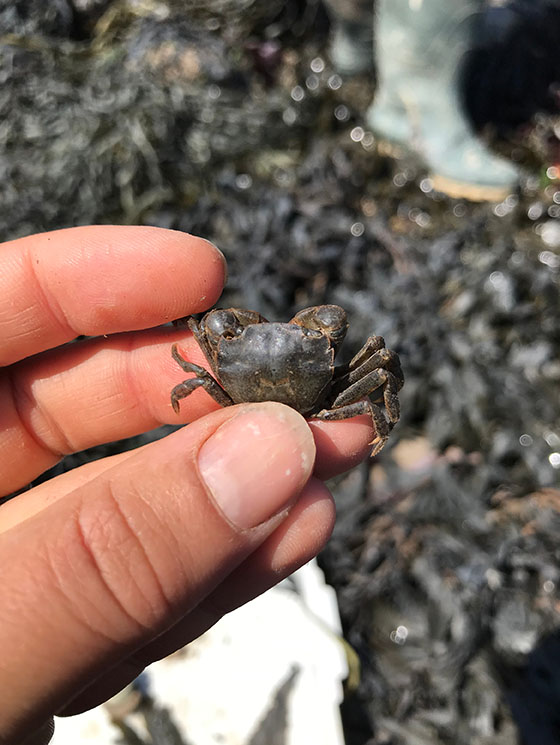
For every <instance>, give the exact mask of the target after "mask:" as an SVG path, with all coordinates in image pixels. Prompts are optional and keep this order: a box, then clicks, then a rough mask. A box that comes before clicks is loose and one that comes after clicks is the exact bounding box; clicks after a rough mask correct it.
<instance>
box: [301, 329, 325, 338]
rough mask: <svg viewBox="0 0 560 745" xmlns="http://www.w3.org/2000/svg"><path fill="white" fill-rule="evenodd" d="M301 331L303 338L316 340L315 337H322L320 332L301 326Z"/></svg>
mask: <svg viewBox="0 0 560 745" xmlns="http://www.w3.org/2000/svg"><path fill="white" fill-rule="evenodd" d="M301 330H302V333H303V335H304V336H309V337H311V338H315V339H316V338H317V337H320V336H323V334H322V333H321V332H320V331H316V330H315V329H306V328H305V326H302V327H301Z"/></svg>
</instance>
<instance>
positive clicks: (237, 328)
mask: <svg viewBox="0 0 560 745" xmlns="http://www.w3.org/2000/svg"><path fill="white" fill-rule="evenodd" d="M188 326H189V328H190V330H191V331H192V333H193V334H194V337H195V339H196V341H197V342H198V345H199V346H200V348H201V350H202V352H203V353H204V356H205V357H206V359H207V360H208V364H209V366H210V369H211V370H212V373H213V375H212V374H210V373H209V372H208V371H207V370H205V369H204V368H203V367H200V366H199V365H195V364H194V363H192V362H188V361H187V360H185V359H183V357H181V355H180V354H179V350H178V348H177V345H176V344H174V345H173V348H172V356H173V359H174V360H175V361H176V362H177V363H178V364H179V365H180V366H181V368H182V369H183V370H184V371H185V372H186V373H194V375H195V377H194V378H190V379H188V380H185V381H184V382H183V383H179V385H176V386H175V388H173V390H172V391H171V404H172V406H173V409H174V410H175V411H176V412H177V413H179V402H180V400H181V399H183V398H186V396H188V395H189V394H191V393H192V392H193V391H194V390H196V388H204V390H205V391H206V392H207V393H208V394H209V395H210V396H212V398H214V399H215V400H216V401H217V402H218V403H219V404H220V405H221V406H231V405H232V404H238V403H244V402H248V401H278V402H280V403H283V404H286V405H287V406H291V407H292V408H294V409H296V410H297V411H299V412H300V414H302V415H303V416H305V417H307V418H309V419H322V420H327V421H329V420H338V419H349V418H350V417H354V416H358V415H359V414H369V415H370V416H371V418H372V421H373V426H374V429H375V433H376V435H375V439H374V441H373V443H372V445H373V451H372V455H375V454H376V453H378V452H379V451H380V450H381V448H382V447H383V446H384V445H385V443H386V441H387V439H388V437H389V433H390V431H391V429H392V428H393V426H394V425H395V424H396V422H397V421H398V419H399V399H398V392H399V390H400V389H401V388H402V386H403V383H404V377H403V373H402V370H401V365H400V361H399V357H398V355H397V354H396V353H395V352H393V351H391V350H390V349H387V348H386V347H385V342H384V340H383V338H382V337H381V336H370V337H369V338H368V339H367V341H366V343H365V344H364V345H363V347H362V348H361V349H360V351H359V352H358V353H357V354H356V355H355V357H354V358H353V359H352V360H350V362H349V363H347V364H343V365H335V364H334V358H335V354H336V352H337V350H338V348H339V347H340V345H341V344H342V342H343V340H344V337H345V335H346V330H347V328H348V320H347V317H346V312H345V311H344V310H343V309H342V308H341V307H340V306H338V305H316V306H313V307H311V308H306V309H305V310H301V311H300V312H299V313H297V314H296V315H295V316H294V317H293V318H292V320H291V321H290V322H289V323H269V322H268V321H267V320H266V318H264V317H263V316H261V315H260V313H257V312H256V311H253V310H243V309H240V308H229V309H227V310H211V311H209V312H208V313H206V314H205V315H204V316H203V317H202V319H201V320H200V321H197V320H196V319H195V318H193V317H192V316H191V317H190V318H189V319H188Z"/></svg>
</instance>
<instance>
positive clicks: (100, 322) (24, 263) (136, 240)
mask: <svg viewBox="0 0 560 745" xmlns="http://www.w3.org/2000/svg"><path fill="white" fill-rule="evenodd" d="M0 265H1V266H2V272H1V273H0V366H1V365H8V364H10V363H12V362H15V361H17V360H20V359H23V358H24V357H28V356H30V355H32V354H36V353H37V352H41V351H44V350H45V349H51V348H52V347H56V346H59V345H60V344H64V343H65V342H68V341H70V340H72V339H74V338H76V337H77V336H80V335H82V334H83V335H85V336H97V335H100V334H113V333H117V332H120V331H135V330H138V329H144V328H150V327H152V326H159V325H160V324H162V323H166V322H168V321H171V320H173V319H174V318H180V317H182V316H185V315H188V314H190V313H198V312H200V311H203V310H206V309H207V308H210V307H211V306H212V305H213V304H214V303H215V302H216V300H217V299H218V298H219V296H220V294H221V292H222V287H223V284H224V281H225V260H224V257H223V255H222V254H221V253H220V251H218V249H217V248H216V247H215V246H213V245H212V244H211V243H209V242H208V241H205V240H204V239H202V238H197V237H195V236H192V235H189V234H187V233H181V232H179V231H175V230H166V229H164V228H153V227H143V226H120V225H114V226H113V225H110V226H109V225H107V226H106V225H94V226H87V227H80V228H67V229H65V230H56V231H53V232H51V233H41V234H38V235H31V236H27V237H25V238H19V239H17V240H14V241H8V242H7V243H3V244H0Z"/></svg>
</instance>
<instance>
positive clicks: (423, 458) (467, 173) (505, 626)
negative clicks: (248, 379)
mask: <svg viewBox="0 0 560 745" xmlns="http://www.w3.org/2000/svg"><path fill="white" fill-rule="evenodd" d="M437 5H438V3H437V2H434V0H424V3H423V2H422V0H410V2H408V0H406V2H401V0H395V1H394V4H393V6H392V10H391V9H388V6H387V2H386V1H385V2H382V0H380V1H379V2H378V3H377V8H376V9H375V10H376V14H377V15H376V17H375V18H376V20H375V21H374V18H373V10H374V4H373V3H365V2H357V3H356V2H352V0H348V1H347V2H346V3H344V2H342V3H341V2H334V1H333V0H331V2H329V4H328V7H326V6H325V5H324V4H323V3H322V2H320V0H307V1H306V0H267V1H266V2H265V1H264V0H12V1H9V0H0V174H1V178H0V204H1V205H2V207H1V209H0V238H1V239H2V240H6V239H9V238H14V237H18V236H22V235H27V234H29V233H33V232H38V231H44V230H51V229H54V228H61V227H69V226H74V225H85V224H89V223H124V224H147V225H157V226H161V227H167V228H174V229H178V230H184V231H188V232H191V233H195V234H198V235H201V236H203V237H205V238H208V239H209V240H211V241H213V242H215V243H216V244H217V245H218V246H219V247H220V248H221V249H222V251H224V253H225V255H226V257H227V260H228V264H229V280H228V285H227V287H226V290H225V292H224V295H223V297H222V299H221V301H220V305H221V306H223V307H230V306H239V307H247V308H251V309H255V310H258V311H259V312H261V313H262V314H263V315H265V316H266V317H268V318H269V319H270V320H288V319H289V318H290V317H291V316H292V315H293V314H294V313H295V312H296V311H297V310H299V309H301V308H302V307H305V306H308V305H315V304H321V303H337V304H340V305H342V306H343V307H344V308H345V309H346V310H347V311H348V314H349V318H350V329H349V335H348V341H347V343H346V350H345V353H346V355H352V354H353V353H355V352H356V351H357V349H358V348H359V347H360V346H361V345H362V343H363V341H364V340H365V338H366V337H367V336H368V335H369V334H371V333H375V334H380V335H383V336H384V337H385V340H386V343H387V346H388V347H390V348H392V349H394V350H396V351H397V352H398V353H399V355H400V357H401V361H402V364H403V369H404V373H405V378H406V384H405V387H404V388H403V390H402V392H401V406H402V418H401V421H400V423H399V424H398V426H397V427H396V429H395V430H394V432H393V435H392V437H391V440H390V442H389V444H388V446H387V447H386V448H385V450H384V451H383V452H382V453H381V454H380V455H379V456H378V457H377V458H375V459H374V460H373V461H370V462H368V463H365V464H363V466H361V467H359V468H357V469H355V470H353V471H352V472H351V473H349V474H348V475H346V476H345V477H342V478H340V479H339V480H338V481H337V482H336V483H334V484H333V485H332V488H333V491H334V493H335V496H336V500H337V505H338V513H339V518H338V522H337V527H336V529H335V533H334V536H333V538H332V540H331V541H330V543H329V545H328V547H327V549H326V550H325V551H324V553H323V554H322V555H321V557H320V559H319V561H320V565H321V567H322V568H323V570H324V572H325V575H326V577H327V580H328V582H329V583H330V584H331V585H332V586H333V587H334V589H335V591H336V593H337V597H338V605H339V610H340V615H341V619H342V625H343V633H344V637H345V639H346V640H347V642H348V643H349V644H350V645H351V647H352V648H353V650H354V651H355V653H356V654H357V658H358V659H359V662H360V670H359V674H358V675H355V676H353V678H352V681H349V683H348V685H347V687H346V693H345V700H344V704H343V707H342V716H343V724H344V730H345V737H346V742H347V745H363V744H364V743H369V745H405V744H406V745H435V744H439V743H454V744H459V745H463V744H464V745H467V744H469V745H486V744H489V743H493V744H497V745H512V743H515V742H520V743H525V744H527V745H554V743H560V713H559V712H560V604H559V598H558V582H559V581H560V566H559V559H560V546H559V545H558V536H559V535H560V490H559V489H558V485H559V483H560V480H559V477H560V396H559V389H560V353H559V352H560V303H559V284H560V219H559V218H560V54H559V53H558V39H560V5H559V4H558V2H554V1H553V0H539V1H538V2H537V0H510V2H508V0H503V1H502V2H499V3H497V2H487V3H483V2H475V3H473V2H472V1H471V0H468V2H466V3H465V2H464V0H454V2H448V3H446V4H444V7H443V9H442V8H441V2H439V6H440V7H439V8H438V7H436V6H437ZM445 5H447V8H446V7H445ZM366 6H367V7H366ZM452 6H453V8H452ZM455 6H456V7H455ZM475 6H476V7H475ZM426 8H427V9H428V10H430V13H431V16H430V17H429V18H428V16H427V15H426V13H427V10H425V9H426ZM412 11H414V12H415V13H416V14H417V15H416V16H415V17H414V19H411V17H410V13H411V12H412ZM455 11H457V13H459V15H460V16H461V19H458V17H457V16H456V15H455ZM356 14H358V15H356ZM360 14H362V15H360ZM363 14H365V15H363ZM391 14H392V15H391ZM475 16H476V27H474V26H472V27H471V26H469V30H468V31H467V30H465V26H464V25H463V21H464V17H467V18H471V17H473V18H474V17H475ZM360 19H362V20H360ZM428 21H429V23H428ZM424 22H425V23H424ZM376 23H377V24H379V29H378V33H379V34H381V32H382V31H383V28H387V29H389V31H391V33H393V31H394V30H395V29H397V30H398V31H399V33H400V35H399V33H396V34H394V35H392V36H391V35H390V34H389V31H387V34H386V35H384V36H382V38H377V34H376V32H375V27H376ZM423 23H424V25H422V24H423ZM384 24H385V26H384ZM407 29H409V31H407ZM410 29H414V30H413V31H410ZM473 29H475V30H473ZM450 40H451V41H450ZM389 42H390V43H389ZM440 42H441V43H440ZM372 45H373V47H374V48H375V49H376V54H375V55H374V54H373V50H372ZM428 48H429V50H431V51H430V52H429V53H428V52H427V51H426V50H427V49H428ZM451 48H452V49H453V50H455V51H454V53H453V54H452V55H451V56H449V53H448V50H449V49H451ZM368 49H370V50H371V57H369V56H368V55H369V54H370V53H369V52H368V51H367V50H368ZM442 50H443V51H442ZM442 55H443V56H442ZM438 60H440V61H439V62H438ZM401 62H402V63H401ZM411 83H412V84H411ZM423 92H425V93H426V96H425V97H424V99H423V98H422V96H423V95H424V93H423ZM426 97H427V98H426ZM426 100H428V101H429V105H428V103H426ZM372 101H373V102H374V103H373V106H372ZM381 114H383V115H386V116H385V124H384V123H383V122H382V121H381V119H382V117H381ZM387 118H388V121H389V124H388V125H387ZM473 152H475V155H476V156H477V157H476V158H474V156H473V157H470V155H472V153H473ZM477 158H478V160H477ZM475 161H476V163H475ZM473 163H475V165H474V166H473ZM477 164H478V165H477ZM481 164H482V165H481ZM166 431H168V430H167V429H163V430H161V431H158V432H156V433H151V434H149V435H147V437H158V436H161V435H162V434H164V433H165V432H166ZM142 441H145V440H143V439H142V438H134V439H133V440H131V441H127V442H124V443H112V444H110V445H108V446H107V447H105V448H97V449H95V450H94V451H88V452H86V453H80V454H78V455H76V456H72V457H70V458H67V459H66V460H65V461H64V462H63V463H61V464H60V465H59V466H57V468H56V469H53V470H52V471H51V472H49V473H48V474H46V475H45V476H44V478H50V477H52V476H53V475H55V474H56V473H59V472H61V471H62V470H65V469H68V468H71V467H74V466H75V465H78V464H79V463H82V462H84V461H85V460H88V459H91V458H97V457H101V456H102V455H105V454H107V453H108V452H116V451H118V450H120V449H124V448H128V447H134V446H136V445H137V444H138V443H139V442H142ZM154 742H155V740H154Z"/></svg>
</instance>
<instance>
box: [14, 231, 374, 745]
mask: <svg viewBox="0 0 560 745" xmlns="http://www.w3.org/2000/svg"><path fill="white" fill-rule="evenodd" d="M0 267H1V271H0V365H2V367H1V368H0V413H1V416H0V452H1V453H2V458H1V461H0V463H1V465H0V494H1V495H6V494H9V493H11V492H14V491H16V490H19V489H22V488H23V487H25V486H26V484H28V483H29V482H30V481H31V480H33V479H34V478H35V477H37V476H38V475H39V474H40V473H42V472H43V471H45V470H46V469H47V468H49V467H50V466H52V465H54V464H55V463H56V462H57V461H58V460H59V459H60V458H61V456H62V455H64V454H66V453H70V452H75V451H78V450H82V449H84V448H88V447H92V446H95V445H99V444H101V443H104V442H109V441H113V440H117V439H121V438H125V437H129V436H132V435H135V434H138V433H141V432H144V431H147V430H150V429H153V428H155V427H157V426H159V425H160V424H163V423H174V424H175V423H186V422H191V424H190V425H189V426H188V427H185V428H182V429H181V430H179V431H178V432H175V433H174V434H172V435H170V436H169V437H166V438H165V439H163V440H160V441H158V442H154V443H151V444H149V445H146V446H144V447H142V448H140V449H138V450H136V451H132V452H127V453H122V454H120V455H117V456H113V457H111V458H105V459H102V460H98V461H94V462H91V463H89V464H87V465H85V466H82V467H81V468H78V469H75V470H74V471H70V472H68V473H65V474H63V475H62V476H59V477H58V478H55V479H52V480H50V481H48V482H46V483H43V484H41V485H40V486H38V487H35V488H34V489H32V490H28V491H24V492H23V493H22V494H20V496H18V497H16V498H15V499H13V500H11V501H10V502H7V503H6V504H4V505H3V506H1V507H0V567H1V571H0V598H2V602H1V603H0V691H2V706H1V707H0V745H16V744H17V745H22V743H27V744H29V743H33V745H44V743H47V742H48V741H49V739H50V735H51V729H52V728H51V724H52V717H53V715H55V714H56V715H62V716H65V715H71V714H76V713H79V712H81V711H85V710H87V709H89V708H91V707H93V706H95V705H97V704H99V703H101V702H103V701H105V700H107V698H109V697H110V696H112V695H113V694H114V693H116V692H117V691H118V690H120V689H121V688H122V687H123V686H124V685H126V684H127V683H128V682H129V681H131V680H133V679H134V677H135V676H136V675H137V674H138V673H139V672H140V671H141V670H142V669H143V668H144V667H145V666H146V665H148V664H149V663H150V662H152V661H154V660H156V659H159V658H161V657H164V656H166V655H168V654H170V653H171V652H173V651H175V650H176V649H178V648H180V647H182V646H184V645H185V644H187V643H188V642H189V641H191V640H192V639H194V638H196V637H197V636H199V635H200V634H201V633H203V632H204V631H205V630H206V629H207V628H209V627H210V626H211V625H212V624H214V623H215V622H216V621H217V620H218V619H219V618H220V617H221V616H222V615H224V614H225V613H227V612H228V611H230V610H232V609H234V608H236V607H238V606H239V605H242V604H243V603H245V602H247V601H248V600H250V599H251V598H253V597H255V596H256V595H258V594H260V593H261V592H263V591H264V590H266V589H268V588H270V587H272V586H273V585H274V584H276V583H277V582H278V581H280V580H281V579H282V578H284V577H285V576H287V575H288V574H290V573H291V572H292V571H294V570H295V569H296V568H298V567H299V566H301V565H302V564H304V563H305V562H306V561H308V560H309V559H310V558H311V557H313V556H314V555H315V554H316V553H317V552H318V551H319V550H320V549H321V548H322V547H323V545H324V544H325V542H326V540H327V539H328V537H329V535H330V532H331V530H332V527H333V522H334V508H333V503H332V498H331V495H330V494H329V492H328V490H327V488H326V487H325V485H324V484H323V479H325V478H328V477H330V476H333V475H335V474H337V473H342V472H343V471H346V470H347V469H349V468H351V467H352V466H353V465H355V464H356V463H358V462H359V461H360V460H362V459H364V458H366V457H367V455H368V454H369V452H370V445H369V444H368V443H370V442H372V440H373V435H374V433H373V432H372V425H371V418H370V417H369V416H367V415H365V416H360V417H355V418H354V419H350V420H346V421H340V422H319V421H314V422H310V423H309V422H306V421H305V420H304V419H303V418H302V417H301V416H300V415H299V414H297V413H296V412H294V411H293V410H292V409H288V408H287V407H285V406H282V405H281V404H241V405H238V406H232V407H229V408H227V409H220V408H219V407H218V406H217V404H216V403H215V402H214V401H213V400H212V399H211V398H210V397H209V396H208V395H207V394H206V393H205V392H204V391H202V390H200V391H196V392H195V393H193V395H192V396H189V397H188V399H186V400H185V401H184V402H183V403H182V407H181V412H180V416H177V415H176V414H175V412H173V410H172V408H171V403H170V398H169V393H170V391H171V389H172V388H173V386H174V385H176V384H177V383H178V382H181V380H182V379H183V378H184V373H183V372H182V371H181V370H180V369H179V368H178V367H177V365H176V364H175V362H174V360H173V359H172V358H171V354H170V349H171V345H172V344H173V343H177V344H178V345H179V347H180V348H181V350H182V353H183V354H184V355H185V356H186V357H188V358H189V359H190V360H191V361H192V362H194V363H196V364H200V365H205V364H206V363H205V360H204V359H203V358H202V354H201V352H200V350H199V348H198V346H197V344H196V343H195V342H194V341H193V339H192V336H191V334H190V332H188V331H185V330H184V329H177V328H173V327H165V328H163V327H162V324H164V323H167V322H169V321H171V320H173V319H174V318H180V317H183V316H186V315H188V314H191V313H198V312H202V311H205V310H207V309H208V308H210V307H211V306H213V305H214V304H215V303H216V301H217V300H218V298H219V296H220V293H221V291H222V287H223V282H224V277H225V262H224V259H223V256H222V255H221V254H220V252H219V251H218V250H217V249H216V248H215V247H214V246H212V245H211V244H209V243H208V242H206V241H204V240H203V239H201V238H196V237H193V236H189V235H186V234H184V233H178V232H175V231H169V230H163V229H157V228H144V227H111V226H98V227H97V226H94V227H85V228H73V229H69V230H65V231H56V232H52V233H47V234H41V235H36V236H29V237H26V238H22V239H19V240H17V241H11V242H8V243H4V244H1V245H0ZM78 335H86V336H88V337H95V338H93V339H89V340H87V341H83V342H80V343H78V344H72V345H68V344H66V343H67V342H69V341H70V340H72V339H74V338H75V337H76V336H78ZM65 345H66V346H65ZM271 642H273V640H271Z"/></svg>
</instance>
